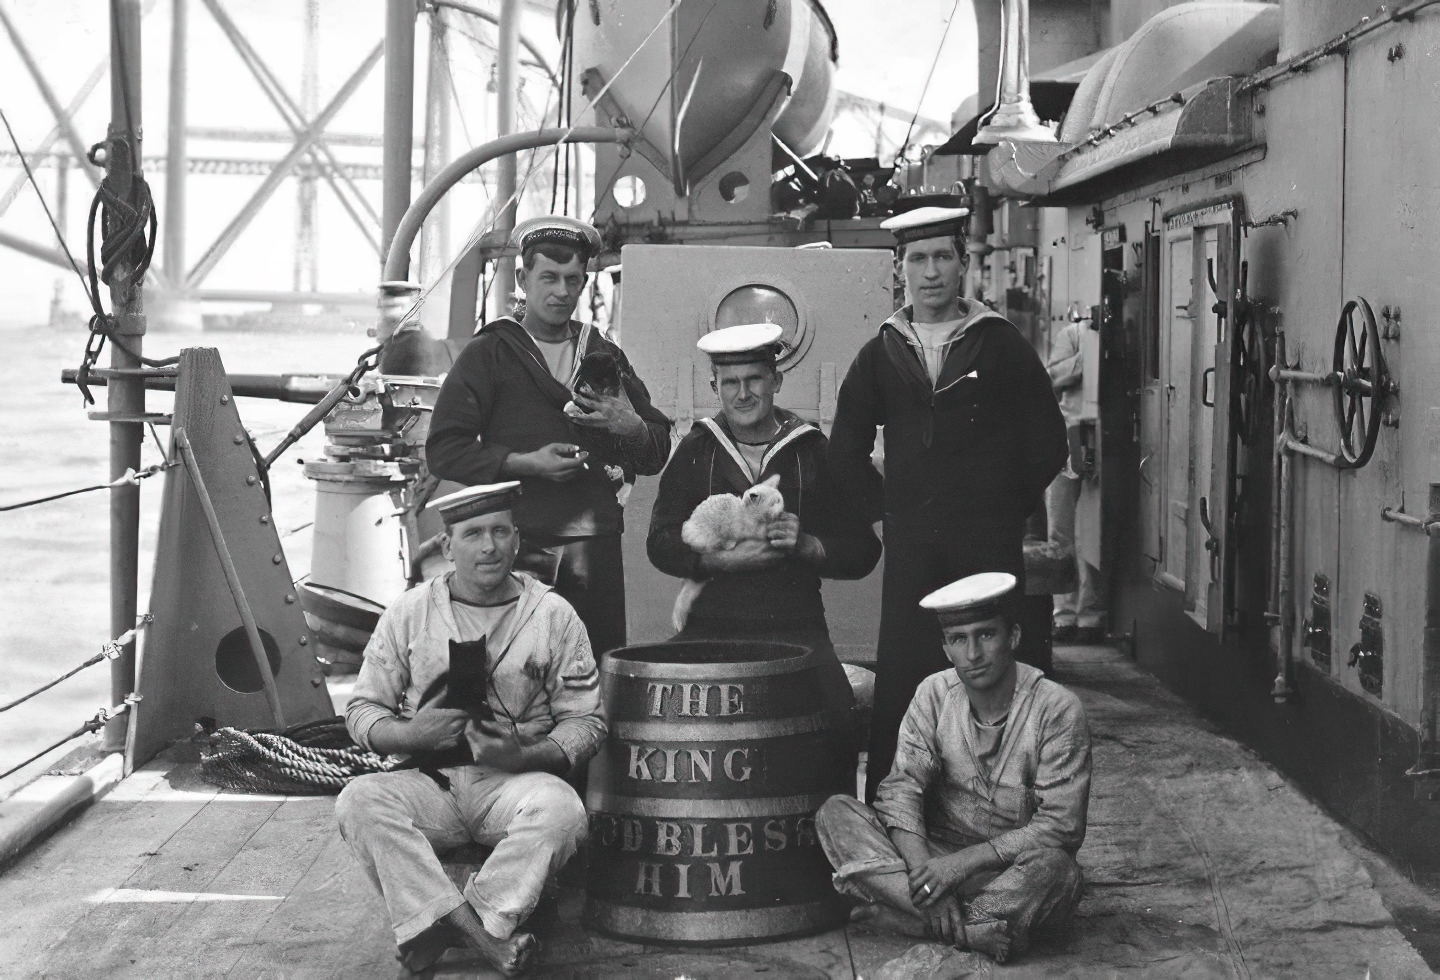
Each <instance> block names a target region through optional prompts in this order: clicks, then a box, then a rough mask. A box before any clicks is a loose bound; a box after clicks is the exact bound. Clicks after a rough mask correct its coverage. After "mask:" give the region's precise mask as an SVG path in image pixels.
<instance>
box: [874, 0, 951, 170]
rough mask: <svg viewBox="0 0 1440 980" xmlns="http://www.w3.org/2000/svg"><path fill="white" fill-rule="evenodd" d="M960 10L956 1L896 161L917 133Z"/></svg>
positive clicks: (896, 154)
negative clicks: (941, 55) (917, 126)
mask: <svg viewBox="0 0 1440 980" xmlns="http://www.w3.org/2000/svg"><path fill="white" fill-rule="evenodd" d="M959 9H960V0H955V4H954V6H952V7H951V8H950V17H949V18H948V19H947V20H946V21H945V30H944V31H942V32H941V34H940V44H939V46H938V47H936V48H935V58H934V60H933V61H931V62H930V71H929V72H927V73H926V75H925V85H924V87H923V88H921V89H920V98H919V99H918V100H917V101H916V103H915V114H914V115H913V116H911V117H910V125H909V126H907V127H906V129H905V139H904V140H902V141H901V142H900V149H898V150H896V151H895V159H896V160H899V159H900V158H901V157H903V156H904V155H905V150H906V149H907V148H908V147H909V146H910V135H911V134H912V133H914V132H915V121H916V120H917V119H919V118H920V107H921V106H923V105H924V104H925V94H926V93H927V92H929V91H930V80H931V79H932V78H934V77H935V68H936V66H937V65H939V64H940V54H941V52H943V51H944V50H945V39H946V38H947V37H949V36H950V25H951V24H953V23H955V13H956V11H958V10H959ZM882 121H883V118H882Z"/></svg>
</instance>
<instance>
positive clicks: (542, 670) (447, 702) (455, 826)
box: [335, 481, 606, 975]
mask: <svg viewBox="0 0 1440 980" xmlns="http://www.w3.org/2000/svg"><path fill="white" fill-rule="evenodd" d="M520 490H521V487H520V483H519V482H517V481H508V482H505V483H500V484H495V485H491V486H477V487H470V488H468V489H464V490H461V491H459V492H458V493H454V494H449V495H447V496H445V497H442V498H440V499H439V500H435V501H432V502H431V504H430V506H431V507H432V508H434V509H436V510H438V511H439V512H440V515H441V517H442V518H443V520H444V521H445V537H444V539H443V547H444V550H445V554H446V556H447V557H448V558H450V559H451V560H452V561H453V562H454V563H455V570H454V571H453V572H451V573H449V574H446V575H442V576H440V577H438V578H434V579H431V580H430V581H428V582H426V583H425V584H424V585H421V586H420V587H418V588H414V589H411V590H410V591H408V592H406V593H404V594H403V595H401V596H400V598H398V599H397V600H395V602H394V603H392V604H391V606H390V607H389V608H388V609H386V610H385V612H384V614H383V615H381V617H380V622H379V623H378V624H377V625H376V627H375V632H374V633H373V635H372V636H371V639H370V642H369V644H368V645H367V646H366V648H365V660H364V663H363V664H362V665H361V667H360V676H359V678H357V680H356V682H355V689H354V692H353V693H352V694H351V696H350V701H349V703H348V704H347V705H346V708H345V721H346V725H347V727H348V728H349V730H350V735H351V737H352V738H354V739H355V741H356V742H357V743H359V744H360V745H362V746H364V747H365V748H367V749H372V750H374V751H376V752H379V753H381V754H386V755H389V754H395V753H401V754H404V755H407V756H409V760H408V766H402V767H401V768H400V769H397V770H395V771H392V772H383V773H373V774H371V775H368V776H361V777H359V778H358V779H356V780H354V781H353V782H351V783H350V785H348V786H347V787H346V788H345V790H344V792H342V793H341V794H340V798H339V800H338V801H337V803H336V807H335V814H336V819H337V820H338V821H339V824H340V830H341V834H342V835H343V836H344V838H345V840H346V841H347V842H349V844H350V847H351V849H352V851H353V852H354V854H355V857H356V859H357V860H358V861H359V862H360V865H361V867H363V868H364V869H365V871H366V873H367V874H368V875H369V877H370V880H371V881H372V882H373V883H374V884H375V886H376V888H377V889H378V890H379V891H380V893H381V894H382V895H383V896H384V898H385V904H386V908H387V910H388V912H389V915H390V923H391V926H392V928H393V930H394V933H395V941H396V943H397V944H398V945H399V946H400V950H401V956H402V959H403V960H404V961H405V965H406V966H407V967H408V968H410V970H411V971H412V973H417V974H418V973H420V972H423V971H424V970H425V969H427V968H428V967H429V966H430V964H431V963H433V962H434V960H436V959H437V958H439V956H440V955H441V954H442V953H443V952H444V951H445V949H446V948H447V947H450V946H470V947H473V948H475V949H478V950H479V951H480V953H481V954H482V955H483V956H484V957H485V958H486V959H487V960H488V961H489V962H490V964H491V965H493V966H495V967H497V968H498V969H499V970H500V971H501V972H502V973H505V974H506V975H514V974H515V973H517V972H519V971H521V970H523V969H524V968H525V966H526V965H527V964H528V963H529V961H530V960H531V959H532V958H533V956H534V952H535V941H534V939H533V937H531V936H529V935H527V934H525V933H522V932H518V931H517V930H518V928H519V926H520V925H521V924H522V923H523V922H524V921H525V919H526V917H527V916H528V915H529V914H530V912H531V911H532V910H533V909H534V908H535V904H536V902H537V901H538V900H539V898H540V895H541V893H542V891H543V890H544V887H545V883H546V881H547V880H548V879H549V878H551V877H552V876H553V875H554V874H555V873H556V872H558V871H559V870H560V868H561V867H562V866H563V865H564V864H565V862H566V861H568V860H569V859H570V858H571V856H572V855H574V853H575V848H576V844H577V842H578V841H579V840H580V839H581V838H582V837H583V836H584V834H585V828H586V819H585V807H584V805H583V804H582V803H581V802H580V797H579V795H578V794H577V793H576V792H575V790H574V789H573V788H572V787H571V786H570V784H569V783H567V782H566V781H565V780H564V779H562V778H561V776H563V775H565V774H566V773H568V772H571V771H574V770H576V769H577V767H583V766H584V765H585V763H587V762H588V761H589V760H590V757H591V756H593V755H594V754H595V751H596V750H597V749H598V748H599V746H600V743H601V742H603V741H604V739H605V735H606V725H605V719H604V715H603V714H602V712H601V709H600V698H599V680H600V678H599V671H598V670H597V668H596V665H595V658H594V656H593V655H592V654H591V650H590V643H589V640H588V639H587V638H586V633H585V625H584V624H583V623H582V622H581V621H580V617H579V616H577V615H576V614H575V610H574V609H572V608H571V607H570V605H569V604H568V603H567V602H566V601H565V600H564V599H562V598H560V596H558V595H557V594H556V593H555V592H554V591H552V590H551V589H550V588H549V586H546V585H544V584H542V583H540V582H537V581H536V580H535V579H534V578H531V577H530V576H528V575H524V574H520V573H516V572H514V571H513V566H514V562H515V557H516V554H517V553H518V552H519V549H520V532H519V530H518V529H517V528H516V527H515V522H514V520H513V518H512V514H513V510H514V508H515V506H516V504H517V503H518V500H519V498H520ZM469 841H475V842H478V843H480V844H484V845H487V846H490V847H493V848H494V850H493V851H492V852H491V854H490V857H489V858H488V859H487V860H486V861H485V864H484V866H483V867H482V868H481V870H480V871H479V872H478V873H477V874H475V875H473V876H472V877H471V878H470V880H469V881H468V882H466V884H465V887H464V889H463V890H457V889H456V887H455V886H454V885H453V884H451V882H450V879H449V877H448V876H447V875H446V874H445V870H444V869H443V868H442V867H441V866H440V861H439V859H438V858H437V857H436V856H435V852H436V850H437V849H439V850H449V849H451V848H454V847H457V846H459V845H461V844H464V843H466V842H469Z"/></svg>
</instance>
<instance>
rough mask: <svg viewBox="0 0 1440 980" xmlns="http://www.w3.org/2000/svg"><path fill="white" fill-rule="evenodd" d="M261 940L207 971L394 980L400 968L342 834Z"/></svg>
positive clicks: (375, 899)
mask: <svg viewBox="0 0 1440 980" xmlns="http://www.w3.org/2000/svg"><path fill="white" fill-rule="evenodd" d="M332 809H333V804H332ZM332 820H333V817H332ZM332 826H333V824H332ZM258 940H259V942H257V944H256V945H254V946H251V947H250V948H249V949H247V950H245V951H244V953H243V954H242V955H241V957H240V958H239V960H238V961H236V963H235V964H234V965H233V966H231V967H230V968H229V970H228V971H227V972H224V973H219V972H216V973H211V974H210V975H211V976H216V977H219V976H224V977H225V978H226V980H274V978H275V977H277V976H283V977H284V978H285V980H351V978H359V977H366V978H368V977H384V978H386V980H389V978H391V977H394V976H395V975H396V974H397V973H398V965H397V963H396V960H395V938H394V935H393V934H392V933H391V931H390V927H389V924H388V919H387V918H386V914H385V903H384V901H382V900H381V898H380V896H379V895H378V894H376V893H375V890H374V887H373V886H372V885H371V884H370V882H369V880H367V879H366V877H365V875H364V873H363V872H362V871H361V870H360V868H359V866H358V865H357V864H356V863H355V858H354V856H353V855H352V854H351V853H350V845H348V844H346V843H345V841H344V840H342V839H341V837H340V834H339V831H335V832H334V833H332V835H331V836H330V837H329V838H328V839H327V840H326V841H325V843H324V846H323V847H322V848H321V850H320V853H319V855H318V856H317V857H316V859H315V861H314V862H312V863H311V865H310V867H309V868H308V869H307V870H306V872H305V874H304V875H302V876H301V878H300V880H299V882H298V883H297V884H296V885H295V887H294V888H292V889H291V890H290V894H289V895H288V896H287V897H286V899H285V901H284V902H281V903H280V906H279V908H277V909H276V910H275V912H274V914H273V915H272V916H271V917H270V919H269V920H268V921H267V922H266V924H265V927H264V929H263V930H262V934H261V935H260V936H259V937H258Z"/></svg>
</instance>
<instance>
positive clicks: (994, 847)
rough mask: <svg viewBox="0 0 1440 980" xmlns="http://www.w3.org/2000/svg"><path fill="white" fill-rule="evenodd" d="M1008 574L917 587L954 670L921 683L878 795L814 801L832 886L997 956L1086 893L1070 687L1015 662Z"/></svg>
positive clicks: (890, 918) (1085, 772) (878, 911)
mask: <svg viewBox="0 0 1440 980" xmlns="http://www.w3.org/2000/svg"><path fill="white" fill-rule="evenodd" d="M1014 592H1015V577H1014V576H1013V575H1010V574H1007V573H998V572H990V573H986V574H982V575H972V576H969V577H968V578H964V579H961V580H960V581H958V582H955V583H952V584H951V585H948V586H946V587H945V588H943V589H940V590H939V591H937V592H933V593H931V594H930V595H928V596H926V597H925V598H924V599H923V600H922V601H921V605H922V606H924V607H926V608H928V609H931V610H933V611H934V612H936V613H937V614H938V615H939V617H940V626H941V630H942V632H943V635H944V642H945V652H946V655H947V656H948V657H949V658H950V662H951V663H952V664H954V666H955V669H954V670H946V671H941V672H940V673H938V674H932V675H931V676H930V677H928V678H926V679H925V680H924V681H923V682H921V684H920V687H919V689H918V690H917V691H916V692H915V699H914V700H913V701H912V702H911V703H910V708H909V710H908V711H907V712H906V713H905V720H904V721H903V722H902V723H901V726H900V735H899V743H898V748H897V749H896V752H895V762H894V765H893V767H892V768H891V770H890V774H889V775H888V776H886V777H885V779H884V781H883V782H881V784H880V787H879V791H878V792H877V793H876V797H875V806H874V808H873V809H872V808H870V807H868V806H866V805H865V804H863V803H860V802H858V801H856V800H855V799H853V798H851V797H849V796H834V797H831V798H830V799H829V800H827V801H826V803H825V805H824V806H822V807H821V808H820V811H819V813H818V814H817V815H816V827H817V830H818V831H819V837H820V843H821V846H822V847H824V849H825V854H826V856H827V857H828V858H829V859H830V863H831V864H832V865H833V866H834V867H835V868H836V871H835V887H836V889H837V890H839V891H840V892H841V893H842V894H845V895H849V896H851V897H853V898H857V899H859V900H861V901H862V902H865V903H869V904H868V907H865V908H862V909H857V910H856V917H857V918H870V919H871V921H872V922H873V923H874V924H875V925H877V926H888V927H891V928H894V929H896V930H897V931H900V932H903V933H906V934H908V935H916V936H929V937H931V938H934V939H939V940H943V941H944V942H946V943H949V944H951V945H954V946H956V947H959V948H962V949H973V950H977V951H979V952H982V953H986V954H989V955H990V956H993V957H994V958H995V959H996V960H997V961H1002V962H1003V961H1004V960H1005V959H1006V958H1007V957H1008V956H1012V955H1017V954H1018V953H1020V952H1021V951H1023V950H1024V949H1025V947H1026V945H1027V944H1028V942H1029V938H1030V933H1031V931H1032V930H1033V929H1034V928H1036V927H1038V926H1041V925H1046V924H1049V925H1054V924H1057V923H1060V922H1063V921H1065V920H1066V919H1068V918H1069V917H1070V915H1071V913H1072V912H1073V911H1074V910H1075V905H1076V903H1077V902H1079V900H1080V892H1081V888H1082V884H1083V882H1082V878H1081V874H1080V866H1079V865H1078V864H1076V863H1075V857H1074V855H1075V852H1076V851H1078V850H1079V849H1080V844H1081V843H1082V842H1083V841H1084V839H1085V812H1086V809H1087V807H1088V806H1089V801H1090V734H1089V732H1088V730H1087V729H1086V726H1085V713H1084V711H1083V709H1082V708H1081V706H1080V700H1079V698H1077V697H1076V696H1075V695H1074V694H1072V693H1071V692H1070V691H1068V690H1066V689H1065V688H1063V687H1061V686H1060V685H1059V684H1056V683H1055V682H1053V681H1049V680H1046V679H1045V678H1044V676H1043V675H1042V674H1041V673H1040V671H1038V670H1036V669H1035V668H1033V667H1030V666H1027V665H1025V664H1018V663H1016V661H1015V649H1016V647H1017V646H1018V645H1019V642H1020V631H1019V628H1018V627H1017V626H1016V625H1015V619H1014V614H1013V608H1012V607H1013V603H1014V600H1015V596H1014Z"/></svg>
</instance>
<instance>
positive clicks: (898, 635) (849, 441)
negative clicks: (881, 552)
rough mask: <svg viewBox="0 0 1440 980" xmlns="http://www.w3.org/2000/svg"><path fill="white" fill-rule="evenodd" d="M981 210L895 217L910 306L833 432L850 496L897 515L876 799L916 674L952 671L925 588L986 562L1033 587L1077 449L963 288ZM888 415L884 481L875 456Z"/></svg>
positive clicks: (1011, 334) (861, 361)
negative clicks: (1057, 495)
mask: <svg viewBox="0 0 1440 980" xmlns="http://www.w3.org/2000/svg"><path fill="white" fill-rule="evenodd" d="M968 213H969V212H968V211H967V210H966V209H965V208H919V209H917V210H914V211H910V212H907V213H905V214H901V215H897V216H896V217H894V218H891V219H888V220H887V221H885V222H884V226H885V227H886V228H889V229H890V231H892V232H893V233H894V235H895V237H896V241H897V245H898V250H899V255H900V260H901V261H900V266H901V270H902V274H903V277H904V281H905V295H906V298H907V300H908V305H907V306H905V307H903V308H902V309H900V310H899V311H897V312H896V313H895V315H894V316H892V317H891V318H890V319H889V320H887V321H886V322H885V323H884V324H883V325H882V326H881V327H880V332H879V334H878V335H877V336H875V337H873V338H871V340H869V341H868V342H867V343H866V344H865V345H864V346H863V347H861V349H860V353H859V354H858V355H857V356H856V358H855V361H854V363H853V364H852V365H851V366H850V370H849V372H848V373H847V374H846V376H845V380H844V382H843V383H842V384H841V386H840V393H839V396H838V400H837V405H836V412H835V423H834V425H833V427H832V428H831V431H830V463H831V467H832V470H833V472H834V474H835V478H836V479H837V480H838V481H839V483H840V485H841V488H842V492H843V493H844V494H845V495H846V496H847V497H848V498H849V499H851V500H854V501H856V502H857V506H859V507H861V508H862V510H863V512H864V513H865V515H866V517H867V518H869V519H870V520H872V521H878V520H882V519H883V520H884V522H885V528H884V535H883V537H884V540H885V580H884V585H883V592H882V595H883V598H882V606H881V613H880V638H879V643H878V645H877V649H876V665H875V674H876V682H875V714H874V720H873V723H872V725H871V738H870V756H869V759H870V762H869V786H868V794H869V795H870V796H871V797H873V796H874V793H875V790H876V787H877V786H878V785H879V781H880V780H881V779H882V778H884V776H885V774H886V773H887V772H888V771H889V768H890V758H891V754H892V753H893V752H894V749H895V732H896V730H897V729H898V727H899V723H900V718H901V716H902V715H903V714H904V712H905V706H906V705H907V704H909V703H910V697H911V695H912V694H914V692H915V688H916V685H918V684H919V683H920V681H921V680H923V679H924V678H925V677H926V676H928V675H929V674H932V673H934V672H935V671H937V670H940V669H941V668H943V667H944V666H945V655H944V651H943V650H942V649H941V642H940V629H939V627H938V625H937V624H936V622H935V619H934V617H932V616H929V615H926V614H925V613H924V612H923V611H922V610H921V609H920V607H919V601H920V598H921V597H922V596H924V595H926V594H927V593H929V592H931V591H933V590H934V589H936V588H937V587H939V586H941V585H943V584H945V583H946V582H949V581H952V580H954V579H956V578H960V577H963V576H965V575H969V574H972V573H975V572H980V571H985V570H997V571H1006V572H1010V573H1012V574H1014V575H1015V576H1017V577H1018V578H1020V579H1021V586H1020V588H1021V592H1022V593H1023V591H1024V583H1023V579H1024V568H1025V566H1024V558H1023V552H1022V541H1023V538H1024V530H1025V520H1026V518H1027V517H1029V515H1030V513H1031V511H1033V510H1034V509H1035V507H1036V506H1037V505H1038V504H1039V503H1040V501H1041V497H1042V495H1043V493H1044V491H1045V488H1046V487H1047V486H1049V485H1050V481H1051V480H1052V479H1054V477H1055V474H1056V473H1058V472H1059V471H1060V468H1061V467H1062V466H1064V465H1065V458H1066V455H1067V452H1068V446H1067V443H1066V438H1065V422H1064V419H1063V418H1062V416H1061V414H1060V408H1059V406H1058V405H1057V403H1056V401H1055V394H1054V392H1053V391H1052V389H1051V386H1050V377H1049V375H1048V374H1046V372H1045V365H1044V364H1043V363H1041V361H1040V358H1039V356H1038V355H1037V354H1036V353H1035V349H1034V348H1033V347H1032V346H1031V345H1030V343H1029V342H1028V341H1027V340H1026V339H1025V337H1024V336H1023V335H1022V334H1021V333H1020V332H1019V331H1018V330H1016V329H1015V327H1014V326H1012V325H1011V324H1010V322H1009V321H1008V320H1006V319H1005V318H1004V317H1002V316H1000V315H999V314H997V313H994V312H992V311H990V310H989V309H987V308H986V307H985V306H984V305H982V304H980V303H978V302H975V301H973V300H967V299H965V298H963V297H962V296H961V294H960V293H961V285H962V280H963V278H964V273H965V265H966V252H965V237H964V232H965V219H966V217H967V216H968ZM880 426H883V427H884V440H885V443H884V444H885V463H884V466H885V474H884V477H883V478H882V477H881V475H880V473H878V472H877V471H876V469H875V467H874V465H873V464H872V462H871V457H870V454H871V451H872V450H873V449H874V447H875V433H876V429H877V427H880Z"/></svg>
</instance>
